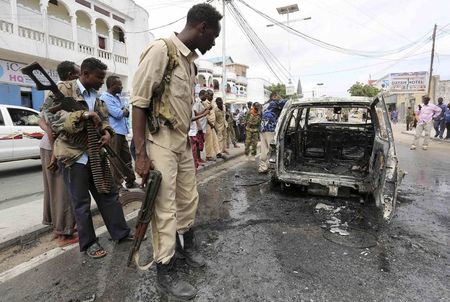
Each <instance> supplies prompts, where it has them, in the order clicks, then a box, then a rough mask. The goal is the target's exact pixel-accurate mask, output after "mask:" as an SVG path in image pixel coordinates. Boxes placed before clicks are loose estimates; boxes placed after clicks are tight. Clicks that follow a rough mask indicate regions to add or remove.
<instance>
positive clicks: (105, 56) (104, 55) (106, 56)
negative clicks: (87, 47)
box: [98, 49, 111, 60]
mask: <svg viewBox="0 0 450 302" xmlns="http://www.w3.org/2000/svg"><path fill="white" fill-rule="evenodd" d="M98 57H99V58H102V59H106V60H111V53H110V52H107V51H104V50H102V49H98Z"/></svg>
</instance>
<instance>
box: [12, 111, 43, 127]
mask: <svg viewBox="0 0 450 302" xmlns="http://www.w3.org/2000/svg"><path fill="white" fill-rule="evenodd" d="M6 110H7V111H8V114H9V116H10V118H11V122H12V125H13V126H14V127H37V126H39V119H40V116H39V113H38V112H35V111H33V110H29V109H25V108H15V107H8V108H6ZM14 110H16V111H22V112H29V113H30V114H28V115H26V116H27V117H28V116H30V115H35V116H36V124H31V125H30V124H28V123H25V124H18V123H17V122H15V121H14V118H15V117H17V114H16V113H14V114H13V112H12V111H14ZM23 116H25V115H21V116H20V118H22V117H23Z"/></svg>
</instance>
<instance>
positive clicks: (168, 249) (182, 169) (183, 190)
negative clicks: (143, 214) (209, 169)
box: [147, 141, 198, 264]
mask: <svg viewBox="0 0 450 302" xmlns="http://www.w3.org/2000/svg"><path fill="white" fill-rule="evenodd" d="M147 153H148V154H151V157H152V159H154V161H153V164H154V166H155V169H156V170H158V171H160V172H161V174H162V181H161V186H160V188H159V191H158V195H157V197H156V202H155V212H154V214H153V217H152V221H151V224H152V242H153V259H155V261H156V262H157V263H164V264H165V263H168V262H169V261H170V259H171V258H172V257H173V256H174V254H175V242H176V241H175V240H176V234H177V231H178V232H179V233H180V234H182V233H184V232H185V231H188V230H189V229H190V228H191V227H192V225H193V224H194V219H195V214H196V212H197V205H198V192H197V181H196V178H195V168H194V161H193V158H192V149H191V146H190V144H186V149H185V150H184V151H183V152H181V153H175V152H173V151H171V150H169V149H166V148H163V147H160V146H158V145H156V144H153V143H152V142H150V141H147Z"/></svg>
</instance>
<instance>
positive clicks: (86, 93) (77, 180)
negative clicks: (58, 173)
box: [43, 58, 133, 258]
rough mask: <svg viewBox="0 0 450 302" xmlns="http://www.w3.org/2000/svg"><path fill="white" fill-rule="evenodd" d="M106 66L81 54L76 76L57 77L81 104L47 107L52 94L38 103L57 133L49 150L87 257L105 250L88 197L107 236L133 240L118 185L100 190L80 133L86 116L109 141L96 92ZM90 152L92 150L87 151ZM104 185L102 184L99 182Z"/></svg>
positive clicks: (51, 102) (105, 117)
mask: <svg viewBox="0 0 450 302" xmlns="http://www.w3.org/2000/svg"><path fill="white" fill-rule="evenodd" d="M106 69H107V66H106V65H105V64H103V63H102V62H101V61H100V60H98V59H96V58H88V59H85V60H84V61H83V62H82V63H81V75H80V78H79V79H78V80H73V81H66V82H61V83H59V84H58V88H59V89H60V91H61V92H62V94H64V96H66V97H72V98H73V99H74V100H76V101H77V102H79V103H80V104H81V106H82V107H84V109H83V110H77V111H71V112H69V111H65V110H59V111H57V112H52V111H51V110H49V108H52V107H54V106H55V104H54V101H55V100H54V97H53V95H49V97H48V98H47V100H46V103H45V104H44V106H43V109H44V110H45V117H46V119H47V120H48V121H49V123H50V125H51V127H52V130H53V131H54V132H55V133H57V134H59V135H58V138H57V139H56V140H55V143H54V148H53V152H54V155H55V156H56V158H57V159H58V162H59V164H60V166H61V167H62V168H63V173H64V183H65V185H66V188H67V190H68V191H69V195H70V199H71V202H72V206H73V209H74V212H75V221H76V223H77V229H78V236H79V239H80V241H79V245H80V251H82V252H86V254H87V255H88V256H90V257H92V258H101V257H104V256H106V251H105V250H104V249H103V248H102V247H101V246H100V244H99V243H98V240H97V237H96V235H95V230H94V225H93V223H92V215H91V210H90V207H91V197H90V195H89V192H90V193H91V194H92V196H93V197H94V199H95V202H96V203H97V207H98V209H99V211H100V214H101V215H102V218H103V221H104V222H105V225H106V228H107V229H108V232H109V234H110V235H111V238H112V239H113V240H116V241H122V240H132V239H133V237H132V235H131V233H130V228H129V227H128V225H127V223H126V221H125V217H124V214H123V210H122V206H121V204H120V202H119V195H118V193H117V188H116V187H115V186H114V185H112V186H111V188H108V189H107V190H104V192H99V190H98V189H97V188H96V185H95V184H94V180H93V175H92V170H91V164H90V156H89V155H88V153H87V145H86V144H85V143H83V139H82V138H83V137H84V138H86V137H87V130H86V129H87V122H88V121H90V122H92V124H93V125H94V127H95V128H96V129H97V130H98V131H99V133H100V134H101V138H100V140H99V142H98V143H99V144H100V145H101V146H103V145H107V144H109V141H110V139H111V136H112V135H114V131H113V130H112V128H111V127H110V125H109V123H108V109H107V108H106V105H105V103H104V102H103V101H101V100H100V99H99V98H97V90H98V89H99V88H100V87H101V86H102V85H103V80H104V78H105V75H106ZM91 154H92V153H91ZM103 189H104V188H103Z"/></svg>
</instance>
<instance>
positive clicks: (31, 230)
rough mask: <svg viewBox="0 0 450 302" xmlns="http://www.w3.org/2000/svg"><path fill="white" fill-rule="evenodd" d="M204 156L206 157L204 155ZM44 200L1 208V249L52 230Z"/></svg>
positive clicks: (237, 152)
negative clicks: (45, 222) (44, 211)
mask: <svg viewBox="0 0 450 302" xmlns="http://www.w3.org/2000/svg"><path fill="white" fill-rule="evenodd" d="M238 145H239V148H233V147H231V148H230V149H228V152H229V155H226V156H227V157H226V160H230V159H233V158H236V157H238V156H241V155H243V154H244V145H243V144H238ZM202 158H205V157H204V155H202ZM224 161H225V160H224V159H217V160H216V161H214V162H213V161H207V162H206V163H205V164H204V165H202V166H201V167H199V169H198V173H202V172H204V171H206V170H209V169H211V168H213V167H217V166H219V165H221V164H222V163H224ZM42 202H43V201H42V200H41V199H38V200H34V201H31V202H27V203H24V204H21V205H18V206H15V207H10V208H7V209H4V210H0V230H1V233H0V251H1V250H4V249H6V248H8V247H10V246H12V245H15V244H27V243H31V242H33V241H35V240H36V239H37V238H38V237H39V236H40V235H42V234H44V233H48V232H50V231H51V227H50V226H47V225H43V224H42ZM91 211H92V214H93V215H95V214H97V213H98V211H97V205H96V204H95V201H92V203H91Z"/></svg>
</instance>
